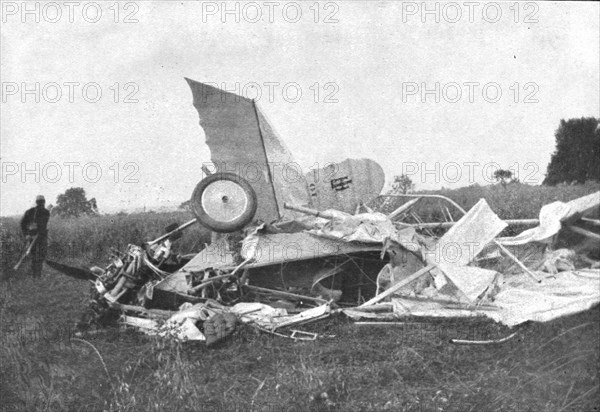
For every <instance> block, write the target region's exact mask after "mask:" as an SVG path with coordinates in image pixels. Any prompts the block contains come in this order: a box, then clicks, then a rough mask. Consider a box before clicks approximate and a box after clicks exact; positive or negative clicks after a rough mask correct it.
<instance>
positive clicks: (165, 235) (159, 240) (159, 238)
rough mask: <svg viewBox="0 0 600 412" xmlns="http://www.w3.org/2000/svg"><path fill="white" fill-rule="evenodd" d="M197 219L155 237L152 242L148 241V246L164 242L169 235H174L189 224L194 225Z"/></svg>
mask: <svg viewBox="0 0 600 412" xmlns="http://www.w3.org/2000/svg"><path fill="white" fill-rule="evenodd" d="M196 221H197V219H192V220H190V221H189V222H185V223H184V224H183V225H181V226H179V227H178V228H177V229H175V230H172V231H170V232H169V233H165V234H164V235H162V236H160V237H158V238H156V239H154V240H153V241H152V242H148V243H147V245H148V246H152V245H154V244H156V243H159V242H162V241H163V240H165V239H168V238H169V237H171V236H172V235H174V234H175V233H177V232H179V231H181V230H183V229H185V228H187V227H188V226H191V225H193V224H194V223H196Z"/></svg>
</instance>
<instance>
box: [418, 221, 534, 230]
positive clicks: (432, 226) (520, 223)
mask: <svg viewBox="0 0 600 412" xmlns="http://www.w3.org/2000/svg"><path fill="white" fill-rule="evenodd" d="M504 222H505V223H506V224H507V225H509V226H535V225H538V224H539V223H540V221H539V220H538V219H509V220H505V221H504ZM455 224H456V222H439V223H414V224H411V225H410V226H413V227H415V228H417V229H448V228H451V227H452V226H454V225H455Z"/></svg>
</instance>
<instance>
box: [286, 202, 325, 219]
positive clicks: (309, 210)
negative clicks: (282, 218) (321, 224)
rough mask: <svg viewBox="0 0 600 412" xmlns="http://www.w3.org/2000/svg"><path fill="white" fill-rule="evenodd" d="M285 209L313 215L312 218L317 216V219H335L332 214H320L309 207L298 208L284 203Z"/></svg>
mask: <svg viewBox="0 0 600 412" xmlns="http://www.w3.org/2000/svg"><path fill="white" fill-rule="evenodd" d="M283 207H284V209H289V210H293V211H295V212H300V213H304V214H305V215H312V216H316V217H322V218H323V219H329V220H331V219H333V218H334V217H335V216H334V215H333V214H331V213H327V212H320V211H318V210H316V209H311V208H308V207H304V206H297V205H290V204H289V203H284V204H283Z"/></svg>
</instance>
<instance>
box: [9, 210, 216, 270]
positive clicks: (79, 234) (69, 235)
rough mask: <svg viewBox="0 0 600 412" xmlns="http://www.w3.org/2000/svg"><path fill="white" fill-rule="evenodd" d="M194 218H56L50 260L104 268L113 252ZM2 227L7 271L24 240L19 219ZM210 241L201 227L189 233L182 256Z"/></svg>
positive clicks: (52, 221) (51, 227)
mask: <svg viewBox="0 0 600 412" xmlns="http://www.w3.org/2000/svg"><path fill="white" fill-rule="evenodd" d="M192 218H193V216H192V214H191V213H188V212H183V211H177V212H169V213H136V214H123V213H122V214H117V215H102V216H85V217H79V218H70V219H65V218H60V217H55V216H53V217H52V218H51V219H50V223H49V225H48V259H51V260H59V261H63V262H65V263H69V262H72V263H75V262H86V263H89V264H96V265H103V264H105V263H106V258H107V255H108V254H109V253H110V249H111V248H115V249H118V250H122V249H123V248H124V247H126V246H127V245H128V244H130V243H132V244H141V243H143V242H145V241H149V240H152V239H155V238H157V237H158V236H160V235H161V234H163V233H164V228H165V227H166V226H167V225H169V224H170V223H174V222H177V223H179V224H181V223H185V222H186V221H188V220H191V219H192ZM0 223H1V227H0V241H1V253H2V256H1V263H2V268H3V269H4V271H7V270H10V267H11V266H12V265H14V264H15V263H16V261H17V260H18V258H19V256H20V254H21V252H22V248H23V237H22V236H21V232H20V228H19V219H17V218H2V219H1V221H0ZM209 241H210V232H209V231H208V230H207V229H205V228H204V227H202V226H200V225H193V226H191V227H189V228H188V229H186V230H185V231H184V233H183V237H182V239H181V240H179V241H178V242H177V246H178V247H179V253H181V254H187V253H194V252H197V251H199V250H200V249H201V248H202V247H203V245H204V244H205V243H207V242H209Z"/></svg>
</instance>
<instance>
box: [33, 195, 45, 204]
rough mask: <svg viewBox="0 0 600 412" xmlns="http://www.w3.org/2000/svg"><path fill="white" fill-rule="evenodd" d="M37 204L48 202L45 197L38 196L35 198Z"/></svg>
mask: <svg viewBox="0 0 600 412" xmlns="http://www.w3.org/2000/svg"><path fill="white" fill-rule="evenodd" d="M35 202H36V203H37V202H46V199H45V198H44V196H42V195H37V196H36V197H35Z"/></svg>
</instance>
